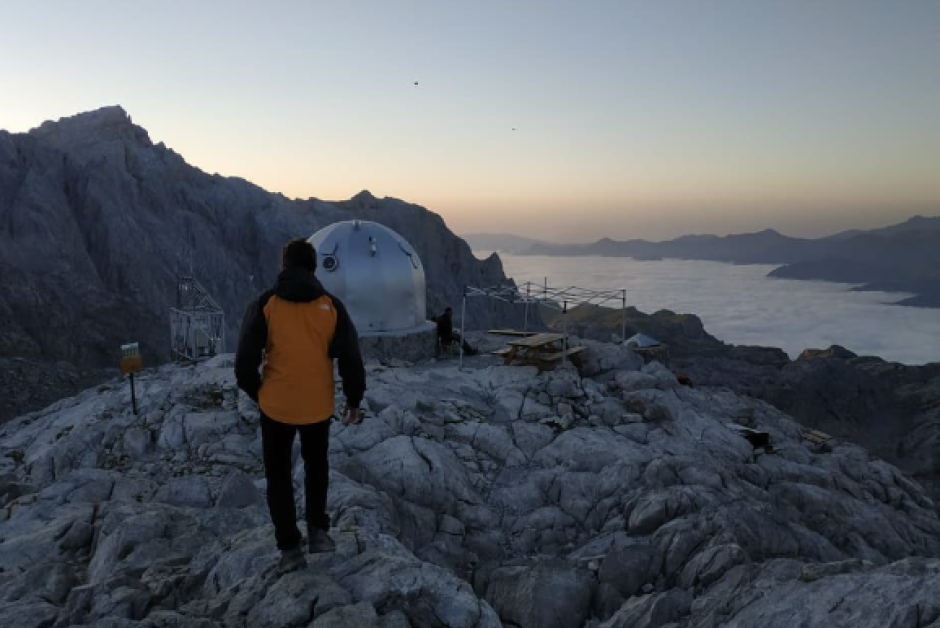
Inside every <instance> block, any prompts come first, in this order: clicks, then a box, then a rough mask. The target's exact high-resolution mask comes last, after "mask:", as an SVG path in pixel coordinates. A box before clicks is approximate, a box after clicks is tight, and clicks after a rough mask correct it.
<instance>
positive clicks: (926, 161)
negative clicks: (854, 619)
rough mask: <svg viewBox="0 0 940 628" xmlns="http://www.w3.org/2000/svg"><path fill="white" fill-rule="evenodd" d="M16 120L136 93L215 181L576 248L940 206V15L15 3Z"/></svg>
mask: <svg viewBox="0 0 940 628" xmlns="http://www.w3.org/2000/svg"><path fill="white" fill-rule="evenodd" d="M4 17H5V18H6V20H5V22H6V23H7V24H8V25H15V26H16V27H15V28H13V27H12V26H11V27H9V28H8V29H7V31H6V32H5V34H4V37H3V38H2V39H0V93H2V94H3V95H4V97H3V101H2V103H0V129H5V130H9V131H12V132H23V131H27V130H28V129H30V128H33V127H36V126H38V125H40V124H41V123H42V122H43V121H45V120H49V119H58V118H61V117H66V116H70V115H74V114H76V113H79V112H83V111H88V110H92V109H97V108H99V107H101V106H105V105H111V104H120V105H121V106H123V107H124V108H125V109H126V110H127V111H128V112H129V113H130V115H131V116H132V117H133V119H134V121H135V122H136V123H137V124H140V125H141V126H143V127H145V128H146V129H147V130H148V131H149V132H150V134H151V137H152V139H153V140H154V141H163V142H165V143H166V144H167V145H168V146H169V147H171V148H173V149H174V150H175V151H177V152H179V153H180V154H181V155H183V156H184V157H185V158H186V160H187V161H188V162H189V163H191V164H193V165H195V166H197V167H199V168H201V169H203V170H205V171H207V172H210V173H212V172H218V173H220V174H223V175H229V176H238V177H242V178H245V179H247V180H249V181H251V182H253V183H256V184H258V185H260V186H262V187H264V188H265V189H268V190H271V191H275V192H280V193H283V194H285V195H286V196H289V197H294V198H309V197H317V198H322V199H345V198H349V197H351V196H353V195H354V194H356V193H357V192H359V191H360V190H362V189H368V190H370V191H371V192H372V193H373V194H375V195H376V196H379V197H382V196H391V197H396V198H400V199H403V200H406V201H409V202H414V203H417V204H420V205H424V206H426V207H428V208H429V209H431V210H432V211H435V212H437V213H439V214H441V215H442V216H443V217H444V219H445V220H446V221H447V223H448V225H449V226H451V228H452V229H453V230H454V231H456V232H458V233H482V232H490V233H517V234H519V235H524V236H529V237H533V238H537V239H546V240H554V241H565V242H575V241H592V240H596V239H598V238H600V237H604V236H609V237H613V238H618V239H628V238H634V237H636V238H646V239H652V240H661V239H669V238H672V237H677V236H679V235H684V234H688V233H715V234H719V235H723V234H727V233H740V232H749V231H760V230H762V229H766V228H773V229H776V230H778V231H780V232H781V233H785V234H787V235H793V236H801V237H819V236H823V235H829V234H831V233H835V232H838V231H842V230H845V229H853V228H859V229H867V228H875V227H879V226H884V225H888V224H893V223H897V222H901V221H903V220H905V219H906V218H908V217H910V216H913V215H917V214H922V215H936V214H937V213H938V210H940V177H936V176H935V170H936V164H937V162H938V158H940V125H937V124H936V123H935V112H936V111H938V110H940V80H938V77H940V38H938V37H936V36H935V35H936V32H937V27H938V25H940V3H925V2H917V1H914V0H898V1H896V2H892V3H885V2H881V1H879V0H830V1H829V2H826V3H812V2H807V1H797V2H786V3H784V2H777V3H754V2H750V1H747V0H728V1H727V2H723V3H720V4H715V3H701V2H697V1H693V0H675V1H673V2H669V3H645V2H625V1H613V0H599V1H598V2H593V3H573V2H567V1H563V0H542V1H538V2H537V1H535V0H525V1H522V0H520V1H519V2H514V3H500V2H495V1H493V2H488V1H484V2H479V3H473V4H461V5H456V4H449V3H437V2H432V1H431V0H410V1H403V2H400V3H383V2H379V1H378V0H371V1H363V2H360V3H356V4H354V5H350V4H346V3H336V2H299V1H294V2H291V1H282V2H274V3H266V4H264V5H258V4H256V3H250V2H221V1H219V0H215V1H206V2H200V3H197V4H193V3H185V2H182V1H180V0H171V1H168V2H165V3H160V4H159V5H142V4H132V5H122V7H121V10H120V11H115V10H114V6H113V4H111V3H108V2H105V1H104V0H89V1H88V2H84V3H73V2H67V1H65V0H52V1H50V2H47V3H16V4H14V5H13V6H11V7H7V8H6V10H5V12H4Z"/></svg>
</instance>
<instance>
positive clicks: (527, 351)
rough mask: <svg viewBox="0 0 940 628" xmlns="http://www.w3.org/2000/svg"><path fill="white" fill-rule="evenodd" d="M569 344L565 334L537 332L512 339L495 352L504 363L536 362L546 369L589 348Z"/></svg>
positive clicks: (538, 365)
mask: <svg viewBox="0 0 940 628" xmlns="http://www.w3.org/2000/svg"><path fill="white" fill-rule="evenodd" d="M567 344H568V339H567V336H565V335H564V334H554V333H548V334H535V335H533V336H527V337H524V338H519V339H517V340H510V341H509V343H508V346H507V347H505V348H503V349H499V350H497V351H494V352H493V353H494V354H495V355H499V356H502V358H503V363H504V364H507V365H509V364H512V363H513V362H520V363H522V364H534V365H535V366H537V367H539V370H545V369H547V368H550V367H551V366H554V364H555V363H557V362H560V361H562V360H564V359H566V358H570V357H573V356H576V355H578V354H580V353H581V352H582V351H584V350H585V349H587V347H568V346H567Z"/></svg>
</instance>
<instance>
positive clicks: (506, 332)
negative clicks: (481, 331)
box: [486, 329, 538, 338]
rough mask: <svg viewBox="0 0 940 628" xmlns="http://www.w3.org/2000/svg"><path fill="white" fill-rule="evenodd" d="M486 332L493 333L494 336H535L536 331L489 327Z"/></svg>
mask: <svg viewBox="0 0 940 628" xmlns="http://www.w3.org/2000/svg"><path fill="white" fill-rule="evenodd" d="M486 333H488V334H493V335H494V336H517V337H519V338H528V337H529V336H536V335H538V332H535V331H519V330H518V329H490V330H487V332H486Z"/></svg>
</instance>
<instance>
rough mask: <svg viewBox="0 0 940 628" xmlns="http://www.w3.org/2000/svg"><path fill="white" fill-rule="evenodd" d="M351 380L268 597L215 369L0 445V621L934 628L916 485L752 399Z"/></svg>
mask: <svg viewBox="0 0 940 628" xmlns="http://www.w3.org/2000/svg"><path fill="white" fill-rule="evenodd" d="M637 366H639V365H637ZM368 370H369V378H370V386H369V390H368V393H367V397H366V408H367V414H368V416H367V418H366V419H365V422H364V423H362V424H361V425H357V426H348V427H347V426H342V425H339V424H336V425H334V426H333V437H332V440H331V448H330V456H331V461H332V468H333V471H332V475H331V486H332V488H331V494H330V503H329V509H330V511H331V515H332V518H333V521H334V528H333V529H332V535H333V537H334V538H335V539H336V541H337V545H338V548H337V551H336V553H335V554H330V555H320V556H315V557H313V558H312V563H313V564H312V565H311V568H310V569H308V570H304V571H299V572H295V573H292V574H289V575H286V576H283V577H278V576H277V574H276V573H275V570H274V565H275V563H276V560H277V553H276V551H275V548H274V543H273V535H272V530H271V527H270V524H269V522H268V516H267V512H266V509H265V506H264V504H263V502H261V500H260V499H258V498H257V496H255V493H254V491H253V490H252V489H253V488H254V489H261V490H262V491H263V488H264V483H263V480H262V478H263V474H262V469H261V460H260V443H259V435H258V424H257V409H256V408H255V406H254V404H253V403H251V402H250V401H248V400H247V399H246V398H245V397H244V396H243V395H240V394H238V393H237V392H236V390H235V388H234V381H233V377H232V371H231V358H230V357H228V356H221V357H219V358H216V359H214V360H212V361H210V362H207V363H204V364H201V365H199V366H196V367H186V368H181V367H175V366H167V367H162V368H159V369H151V370H148V371H147V372H146V373H144V374H142V376H141V378H140V409H141V412H140V414H139V415H138V416H134V415H133V414H132V413H131V412H130V411H129V408H128V404H129V392H128V391H127V390H126V386H125V385H124V384H123V383H122V382H120V381H118V380H115V381H112V382H109V383H107V384H105V385H103V386H101V387H98V388H95V389H90V390H87V391H85V392H83V393H81V394H80V395H78V396H76V397H75V398H72V399H67V400H62V401H60V402H58V403H56V404H54V405H53V406H51V407H49V408H47V409H45V410H43V411H40V412H34V413H31V414H27V415H24V416H21V417H19V418H17V419H15V420H14V421H12V422H10V423H8V424H7V425H5V426H2V427H0V540H2V542H0V565H2V567H3V572H0V600H2V602H3V604H2V606H0V608H2V610H0V624H2V625H7V624H10V625H14V624H15V625H27V626H39V625H63V626H65V625H92V624H94V625H115V626H118V625H120V626H165V625H181V626H222V625H225V626H275V625H278V626H281V625H313V626H346V625H357V626H358V625H363V626H383V627H398V626H402V627H404V626H408V625H410V626H461V627H462V626H466V627H467V628H470V627H473V626H479V627H483V626H499V625H507V626H519V627H529V626H533V627H534V626H557V627H559V628H561V627H565V626H572V627H576V626H577V627H580V626H585V627H586V626H593V627H597V626H604V627H613V626H646V627H650V628H652V627H660V628H663V627H665V626H681V627H688V628H692V627H694V628H714V627H716V626H719V625H728V626H753V625H757V624H758V623H759V624H761V625H764V626H768V627H770V628H775V627H784V626H785V627H787V628H789V627H790V626H793V625H803V626H820V627H822V626H830V625H832V622H833V617H834V615H833V614H832V613H835V617H836V618H837V619H839V620H840V621H843V623H845V624H846V625H853V626H859V627H860V628H875V627H876V626H878V627H880V626H884V625H892V623H891V622H893V621H897V622H900V621H901V619H902V618H907V617H919V618H920V620H921V623H920V624H919V625H923V626H928V625H931V622H936V621H937V617H938V615H937V607H936V602H935V599H934V598H935V597H936V596H935V592H936V587H937V584H938V582H937V577H938V575H937V574H938V573H940V558H938V557H940V520H938V518H937V514H936V512H935V510H934V504H933V503H932V502H931V500H930V498H929V497H928V496H927V494H926V492H925V491H924V489H923V488H922V487H921V486H919V485H918V484H917V483H916V482H914V481H912V480H911V479H910V478H909V477H908V476H906V475H904V474H903V473H902V472H901V471H899V470H898V469H896V468H894V467H892V466H891V465H889V464H887V463H885V462H882V461H878V460H874V459H872V458H871V456H870V455H869V454H868V453H867V452H866V451H865V450H863V449H861V448H859V447H857V446H853V445H850V444H847V443H845V442H842V441H839V442H837V443H835V444H834V446H833V447H832V448H831V449H830V450H829V451H827V452H820V451H816V450H814V448H813V447H812V446H811V445H810V444H808V443H806V442H804V441H802V439H801V434H802V433H803V431H804V428H801V427H800V426H799V425H798V424H796V423H795V422H793V421H792V420H791V419H790V418H789V417H787V416H786V415H784V414H783V413H781V412H780V411H779V410H776V409H775V408H773V407H771V406H769V405H768V404H766V403H763V402H761V401H758V400H754V399H751V398H747V397H743V396H738V395H737V394H735V393H733V392H730V391H721V390H699V389H697V388H696V389H690V388H687V387H684V386H680V385H678V383H677V382H676V381H675V376H674V375H673V374H672V373H670V372H669V371H668V370H666V369H664V368H661V367H658V366H651V365H647V366H644V367H643V368H642V370H641V371H637V370H632V371H631V370H619V371H614V372H612V373H610V372H608V373H604V374H601V375H599V376H598V377H596V378H590V377H581V376H579V375H578V374H577V372H575V371H574V370H573V369H570V368H568V369H559V370H557V371H555V372H549V373H544V374H537V373H536V371H535V369H534V368H532V367H505V366H502V365H501V364H500V363H499V361H498V360H497V359H496V358H494V357H490V356H477V357H473V358H469V359H467V360H465V363H464V367H463V368H459V367H458V366H457V363H456V362H454V361H443V362H438V363H436V364H425V365H419V366H413V367H409V368H389V367H386V366H382V365H380V364H378V363H375V362H372V363H370V365H369V368H368ZM738 422H743V423H747V424H749V425H751V426H753V427H754V428H755V429H759V430H762V431H765V432H767V433H768V434H770V436H771V439H772V441H773V444H774V446H775V449H776V453H775V454H773V455H769V454H763V455H761V454H759V453H755V452H754V451H753V448H752V446H751V444H750V443H749V442H748V441H747V440H745V439H744V438H742V437H741V436H740V434H739V433H738V432H737V431H735V430H733V429H730V428H729V427H728V424H729V423H738ZM132 431H133V433H136V434H144V435H147V437H146V438H143V439H142V438H140V437H139V436H135V437H133V438H128V436H127V435H128V434H129V433H132ZM143 441H149V442H150V443H152V447H149V448H146V447H142V446H141V443H142V442H143ZM295 463H296V464H298V465H300V464H301V462H300V457H299V455H297V456H295ZM297 479H298V480H299V476H298V477H297ZM297 488H298V505H299V506H302V504H303V499H302V488H301V484H300V483H298V487H297ZM241 494H245V495H247V496H248V498H247V499H244V500H242V499H234V496H236V495H241ZM840 600H844V602H843V603H841V604H840V603H839V601H840ZM11 622H14V623H13V624H11ZM897 625H903V624H901V623H899V624H897ZM911 625H917V624H916V623H912V624H911Z"/></svg>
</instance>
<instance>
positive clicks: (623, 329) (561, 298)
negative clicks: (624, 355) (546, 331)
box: [460, 279, 627, 364]
mask: <svg viewBox="0 0 940 628" xmlns="http://www.w3.org/2000/svg"><path fill="white" fill-rule="evenodd" d="M475 297H484V298H488V299H495V300H497V301H502V302H504V303H512V304H520V305H524V306H525V322H524V324H523V331H528V330H529V307H530V306H535V307H547V308H550V309H553V310H556V311H558V312H561V313H562V315H563V316H562V324H563V325H564V334H565V336H566V337H567V336H568V316H567V315H568V308H569V306H578V305H594V306H601V305H604V304H605V303H610V302H611V301H614V302H616V301H619V302H620V337H621V341H625V340H626V337H627V291H626V290H591V289H590V288H582V287H579V286H568V287H565V288H556V287H552V286H549V285H548V279H546V280H545V282H544V283H543V284H537V283H532V282H531V281H527V282H525V283H524V284H522V285H519V286H516V285H501V286H489V287H477V286H466V287H465V288H464V291H463V302H462V303H461V312H460V336H461V338H463V337H465V332H466V328H465V326H466V319H467V299H468V298H475ZM460 361H461V364H462V363H463V348H461V351H460Z"/></svg>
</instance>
